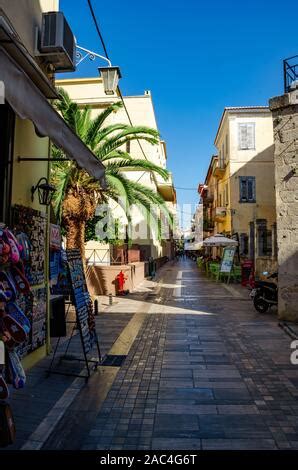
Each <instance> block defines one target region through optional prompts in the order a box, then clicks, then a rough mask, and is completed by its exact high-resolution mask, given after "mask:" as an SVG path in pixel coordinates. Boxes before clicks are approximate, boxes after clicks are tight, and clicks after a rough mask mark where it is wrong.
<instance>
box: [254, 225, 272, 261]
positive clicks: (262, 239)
mask: <svg viewBox="0 0 298 470" xmlns="http://www.w3.org/2000/svg"><path fill="white" fill-rule="evenodd" d="M257 243H258V255H259V256H272V232H271V230H267V221H266V219H259V220H257Z"/></svg>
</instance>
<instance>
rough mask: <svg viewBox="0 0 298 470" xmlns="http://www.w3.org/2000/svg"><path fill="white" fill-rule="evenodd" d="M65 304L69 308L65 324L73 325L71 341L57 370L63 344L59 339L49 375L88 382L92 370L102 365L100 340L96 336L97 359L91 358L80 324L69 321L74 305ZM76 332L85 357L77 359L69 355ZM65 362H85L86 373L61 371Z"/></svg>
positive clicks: (70, 303) (67, 343)
mask: <svg viewBox="0 0 298 470" xmlns="http://www.w3.org/2000/svg"><path fill="white" fill-rule="evenodd" d="M65 304H66V307H67V310H66V315H65V322H66V324H67V325H72V328H71V334H70V337H69V339H68V340H67V341H66V347H65V351H64V353H63V354H62V355H61V356H60V357H59V360H58V368H55V360H56V357H57V353H58V349H59V346H60V344H61V339H62V337H61V336H60V337H58V340H57V343H56V345H55V349H54V352H53V357H52V360H51V364H50V367H49V369H48V370H47V375H48V376H50V375H51V374H56V375H66V376H69V377H79V378H82V379H85V381H86V382H88V380H89V378H90V377H91V371H92V369H93V370H96V369H97V367H98V366H99V365H100V363H101V352H100V347H99V342H98V338H97V336H96V339H95V346H96V350H97V359H94V358H89V357H88V352H87V351H86V348H85V345H84V340H83V334H82V328H81V326H80V323H79V322H77V320H68V319H67V318H68V316H69V313H70V311H71V307H72V306H73V304H72V302H66V303H65ZM76 330H79V335H80V342H81V346H82V352H83V357H77V356H74V355H70V354H68V351H69V347H70V345H71V341H72V339H73V338H74V333H75V331H76ZM89 352H90V351H89ZM63 361H78V362H84V364H85V370H86V373H85V374H82V373H74V372H67V371H61V370H59V366H61V363H62V362H63Z"/></svg>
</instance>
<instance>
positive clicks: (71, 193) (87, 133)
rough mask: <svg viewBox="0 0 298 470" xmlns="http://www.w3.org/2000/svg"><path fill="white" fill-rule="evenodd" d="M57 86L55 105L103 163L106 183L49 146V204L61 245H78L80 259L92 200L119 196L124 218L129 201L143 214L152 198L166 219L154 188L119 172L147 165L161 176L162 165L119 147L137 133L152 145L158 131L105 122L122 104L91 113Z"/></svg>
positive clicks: (93, 207)
mask: <svg viewBox="0 0 298 470" xmlns="http://www.w3.org/2000/svg"><path fill="white" fill-rule="evenodd" d="M59 92H60V98H61V100H59V101H58V102H56V107H57V109H58V111H60V113H61V114H62V116H63V118H64V119H65V121H66V122H67V123H68V125H69V126H70V127H71V128H72V129H73V130H74V131H75V132H76V134H77V135H78V136H79V137H80V138H81V140H82V141H83V142H84V143H85V144H86V145H87V146H88V147H89V148H90V149H91V150H92V151H93V153H94V154H95V155H96V157H97V158H98V159H99V160H100V161H101V162H102V163H103V164H104V165H105V167H106V180H107V183H108V189H107V190H105V191H103V189H102V188H101V187H100V184H99V182H98V181H96V180H95V179H94V178H92V177H90V176H89V174H88V173H87V172H86V171H85V170H83V169H81V168H78V167H77V166H76V164H75V163H74V162H73V161H68V160H66V158H65V155H64V154H63V152H62V151H61V150H60V149H59V148H57V147H53V157H54V158H55V159H59V160H60V161H58V162H57V161H55V162H54V163H53V165H52V175H51V180H52V183H53V184H54V186H55V187H56V192H55V194H54V198H53V206H54V211H55V215H56V218H57V219H58V220H59V221H60V223H61V224H62V226H63V227H64V229H65V231H66V240H67V248H79V249H80V250H81V254H82V259H84V258H85V257H84V253H85V249H84V245H85V230H86V223H87V222H88V221H90V220H91V219H92V218H93V217H94V215H95V210H96V207H97V205H98V204H99V203H100V202H107V200H108V198H109V197H110V198H112V199H114V200H115V201H117V202H118V203H119V198H120V201H121V202H120V204H121V205H122V206H123V209H124V210H125V212H126V215H127V219H128V221H130V209H131V206H132V205H133V204H135V203H138V204H141V206H142V208H143V210H144V212H145V213H146V214H148V213H149V211H150V206H151V205H152V204H154V205H155V206H157V207H158V208H160V209H161V210H163V212H164V213H165V214H167V216H168V219H169V220H171V215H170V213H169V212H168V210H167V208H166V205H165V201H164V199H163V198H162V197H161V196H160V195H159V194H157V193H156V192H154V191H152V190H151V189H149V188H148V187H145V186H143V185H142V184H140V183H138V182H133V181H130V180H129V179H128V178H127V177H126V176H125V171H127V170H138V171H150V172H152V173H153V174H158V175H160V176H161V177H162V178H163V179H164V180H167V179H168V176H169V173H168V171H167V170H166V169H164V168H161V167H159V166H157V165H154V164H153V163H151V162H149V161H148V160H143V159H132V157H131V155H130V154H129V153H127V152H125V151H123V150H122V149H121V147H123V146H124V145H125V144H126V143H127V142H129V141H133V140H137V139H139V140H143V141H147V142H149V143H150V144H152V145H156V144H157V143H158V142H159V133H158V131H157V130H156V129H152V128H149V127H145V126H130V125H127V124H111V125H106V124H105V121H106V119H107V118H108V117H109V116H110V115H111V114H112V113H114V112H117V111H118V110H119V109H120V108H121V107H122V106H123V105H122V102H121V101H119V102H116V103H113V104H111V105H110V106H109V107H108V108H106V109H105V110H104V111H103V112H101V113H100V114H99V115H98V116H97V117H95V118H94V119H93V118H91V109H90V107H89V106H84V107H83V108H80V107H79V106H78V105H77V103H75V102H73V101H72V100H71V99H70V97H69V95H68V94H67V93H66V92H65V90H63V89H60V90H59Z"/></svg>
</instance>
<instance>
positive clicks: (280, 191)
mask: <svg viewBox="0 0 298 470" xmlns="http://www.w3.org/2000/svg"><path fill="white" fill-rule="evenodd" d="M297 94H298V93H297V90H296V91H294V92H292V93H291V94H286V95H283V96H279V97H276V98H273V99H272V100H270V103H269V104H270V108H271V111H272V114H273V122H274V136H275V155H274V158H275V188H276V204H277V244H278V286H279V289H278V292H279V297H278V312H279V317H280V318H281V319H285V320H294V321H298V268H297V266H298V177H297V174H298V172H297V163H298V145H297V142H298V103H297V101H298V100H297V98H296V95H297ZM295 101H296V103H297V104H291V103H293V102H295Z"/></svg>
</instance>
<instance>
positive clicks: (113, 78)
mask: <svg viewBox="0 0 298 470" xmlns="http://www.w3.org/2000/svg"><path fill="white" fill-rule="evenodd" d="M76 48H77V50H76V55H77V67H78V66H79V65H80V64H81V63H82V62H83V61H84V60H85V59H87V58H88V59H90V60H92V61H94V60H95V59H97V58H98V59H102V60H104V61H106V62H107V63H108V66H107V67H99V68H98V71H99V72H100V75H101V77H102V80H103V87H104V92H105V94H106V95H114V93H115V92H116V90H117V86H118V82H119V79H120V78H121V72H120V68H119V67H115V66H113V65H112V63H111V61H110V59H108V58H107V57H105V56H103V55H101V54H97V52H93V51H90V50H89V49H86V48H85V47H81V46H79V45H78V44H77V46H76Z"/></svg>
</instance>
